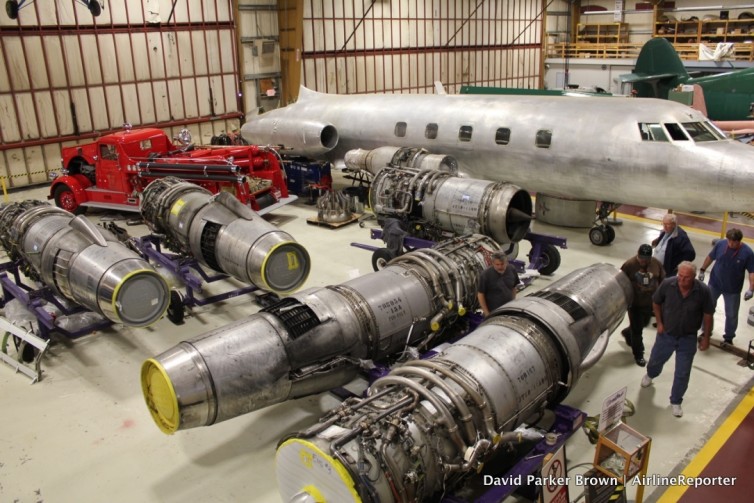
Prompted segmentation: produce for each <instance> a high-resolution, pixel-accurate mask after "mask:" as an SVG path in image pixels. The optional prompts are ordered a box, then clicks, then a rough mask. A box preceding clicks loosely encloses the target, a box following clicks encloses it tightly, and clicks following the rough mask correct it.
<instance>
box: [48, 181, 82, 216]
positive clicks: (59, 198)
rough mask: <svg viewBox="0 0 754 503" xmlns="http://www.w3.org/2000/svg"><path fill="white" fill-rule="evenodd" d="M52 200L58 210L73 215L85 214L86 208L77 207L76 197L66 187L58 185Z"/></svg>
mask: <svg viewBox="0 0 754 503" xmlns="http://www.w3.org/2000/svg"><path fill="white" fill-rule="evenodd" d="M53 198H54V199H55V204H56V205H57V206H58V208H63V209H64V210H66V211H70V212H71V213H73V214H74V215H83V214H84V213H85V212H86V208H85V207H84V206H80V205H79V203H78V202H77V201H76V196H74V195H73V191H72V190H71V189H70V187H68V186H67V185H58V186H57V188H56V189H55V193H54V194H53Z"/></svg>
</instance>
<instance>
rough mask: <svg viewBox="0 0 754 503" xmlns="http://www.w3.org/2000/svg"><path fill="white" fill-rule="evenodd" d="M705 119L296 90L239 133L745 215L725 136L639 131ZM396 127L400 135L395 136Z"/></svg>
mask: <svg viewBox="0 0 754 503" xmlns="http://www.w3.org/2000/svg"><path fill="white" fill-rule="evenodd" d="M707 122H708V121H707V119H706V118H705V117H704V116H703V115H701V114H700V113H699V112H697V111H695V110H693V109H691V108H689V107H687V106H685V105H681V104H678V103H674V102H669V101H666V100H659V99H635V98H617V97H616V98H609V99H589V98H580V97H548V96H508V95H442V94H441V95H430V94H419V95H417V94H392V95H391V94H385V95H333V94H322V93H317V92H314V91H311V90H308V89H305V88H302V89H301V93H300V95H299V100H298V101H297V102H296V103H294V104H292V105H289V106H287V107H284V108H281V109H277V110H272V111H270V112H267V113H265V114H262V115H259V116H257V117H253V118H251V119H250V120H249V122H247V123H246V124H245V125H244V126H243V129H242V131H243V134H244V137H245V138H246V139H247V140H249V141H251V142H252V143H255V144H281V143H282V144H284V146H285V147H286V149H290V150H289V151H290V152H291V153H294V154H302V155H310V156H311V152H312V150H311V149H312V148H313V147H316V146H315V145H312V141H311V138H310V137H306V135H304V133H303V131H304V129H306V128H309V129H311V127H313V125H317V124H319V125H327V126H330V127H332V126H334V128H335V129H336V130H337V143H336V144H334V145H329V146H327V149H323V150H322V151H321V152H319V153H318V155H317V157H320V158H326V159H329V160H334V161H335V160H339V159H342V158H343V156H344V154H345V153H346V152H347V151H349V150H351V149H355V148H363V149H373V148H377V147H380V146H385V145H392V146H398V147H404V146H410V147H424V148H426V149H427V150H429V151H430V152H431V153H437V154H445V155H452V156H454V157H455V158H456V159H457V160H458V161H459V165H460V168H461V172H462V173H464V174H466V175H468V176H470V177H474V178H482V179H488V180H495V181H507V182H512V183H516V184H519V185H521V186H522V187H524V188H526V189H527V190H530V191H533V192H541V193H545V194H551V195H556V196H562V197H570V198H575V199H586V200H595V201H610V202H616V203H631V204H636V205H641V206H655V207H660V208H672V209H678V210H704V211H749V210H751V209H752V199H753V198H754V149H752V148H751V147H750V146H747V145H743V144H740V143H737V142H734V141H732V140H726V139H723V140H716V141H704V142H701V141H700V142H696V141H693V140H692V139H690V138H687V139H685V140H678V141H675V140H670V141H646V140H643V139H642V135H641V132H640V128H639V124H640V123H646V124H663V125H664V124H682V123H707ZM400 123H405V134H404V135H403V136H398V135H396V132H397V131H399V130H400V129H402V125H401V124H400ZM296 125H299V130H300V131H297V130H296V129H295V128H296ZM428 125H436V138H432V139H429V138H427V137H426V133H427V129H428V127H427V126H428ZM663 127H664V126H663ZM461 128H465V131H466V132H468V131H469V129H468V128H471V137H470V139H469V141H461V140H460V139H459V131H460V130H461ZM499 128H507V129H510V139H509V142H508V143H507V144H504V145H503V144H498V143H496V141H495V135H496V131H497V130H498V129H499ZM430 129H433V127H432V126H430ZM543 130H544V131H550V132H551V133H552V136H551V143H550V145H549V147H547V148H542V147H538V146H536V145H535V137H536V136H537V133H538V131H543ZM299 133H300V134H299ZM297 134H299V136H300V137H301V140H300V141H295V137H296V135H297ZM430 136H431V135H430ZM283 137H285V138H286V141H285V142H282V141H279V140H280V139H281V138H283ZM292 137H293V138H294V140H291V138H292ZM668 137H670V135H668ZM328 149H329V150H328Z"/></svg>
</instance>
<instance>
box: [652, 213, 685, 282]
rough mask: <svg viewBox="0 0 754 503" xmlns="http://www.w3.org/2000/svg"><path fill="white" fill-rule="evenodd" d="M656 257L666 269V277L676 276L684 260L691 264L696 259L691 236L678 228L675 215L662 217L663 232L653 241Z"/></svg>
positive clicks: (669, 214) (670, 214)
mask: <svg viewBox="0 0 754 503" xmlns="http://www.w3.org/2000/svg"><path fill="white" fill-rule="evenodd" d="M652 247H653V248H654V249H655V251H654V256H655V258H656V259H657V260H659V261H660V262H661V263H662V266H663V267H664V268H665V275H666V276H675V273H676V269H677V268H678V264H680V263H681V262H683V261H684V260H688V261H689V262H691V261H692V260H694V259H695V258H696V250H694V245H692V244H691V240H690V239H689V235H688V234H686V231H684V230H683V229H681V228H680V227H679V226H678V221H677V219H676V216H675V213H667V214H665V216H663V217H662V232H660V236H659V237H658V238H657V239H655V240H654V241H652Z"/></svg>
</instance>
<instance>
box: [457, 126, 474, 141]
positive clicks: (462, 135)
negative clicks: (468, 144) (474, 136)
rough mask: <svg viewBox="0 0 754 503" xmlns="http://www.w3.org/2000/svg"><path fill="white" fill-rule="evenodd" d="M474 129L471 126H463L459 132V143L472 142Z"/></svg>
mask: <svg viewBox="0 0 754 503" xmlns="http://www.w3.org/2000/svg"><path fill="white" fill-rule="evenodd" d="M473 131H474V128H473V127H471V126H461V127H460V129H459V130H458V141H471V133H472V132H473Z"/></svg>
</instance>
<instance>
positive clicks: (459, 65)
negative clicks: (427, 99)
mask: <svg viewBox="0 0 754 503" xmlns="http://www.w3.org/2000/svg"><path fill="white" fill-rule="evenodd" d="M543 11H544V2H543V1H541V0H522V1H519V0H516V1H513V0H508V1H505V0H418V1H408V0H402V1H376V0H372V1H369V0H366V1H354V0H336V1H329V2H328V1H322V0H303V32H304V33H303V48H302V51H301V59H302V64H303V77H302V83H303V84H304V85H305V86H307V87H310V88H312V89H316V90H318V91H324V92H330V93H348V94H353V93H372V92H412V93H427V92H434V82H435V81H440V82H442V83H443V84H444V85H445V88H446V90H447V91H448V92H449V93H454V92H457V91H458V89H459V88H460V86H461V85H465V84H473V85H484V86H498V87H525V88H538V87H539V85H540V76H541V64H542V33H543Z"/></svg>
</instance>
